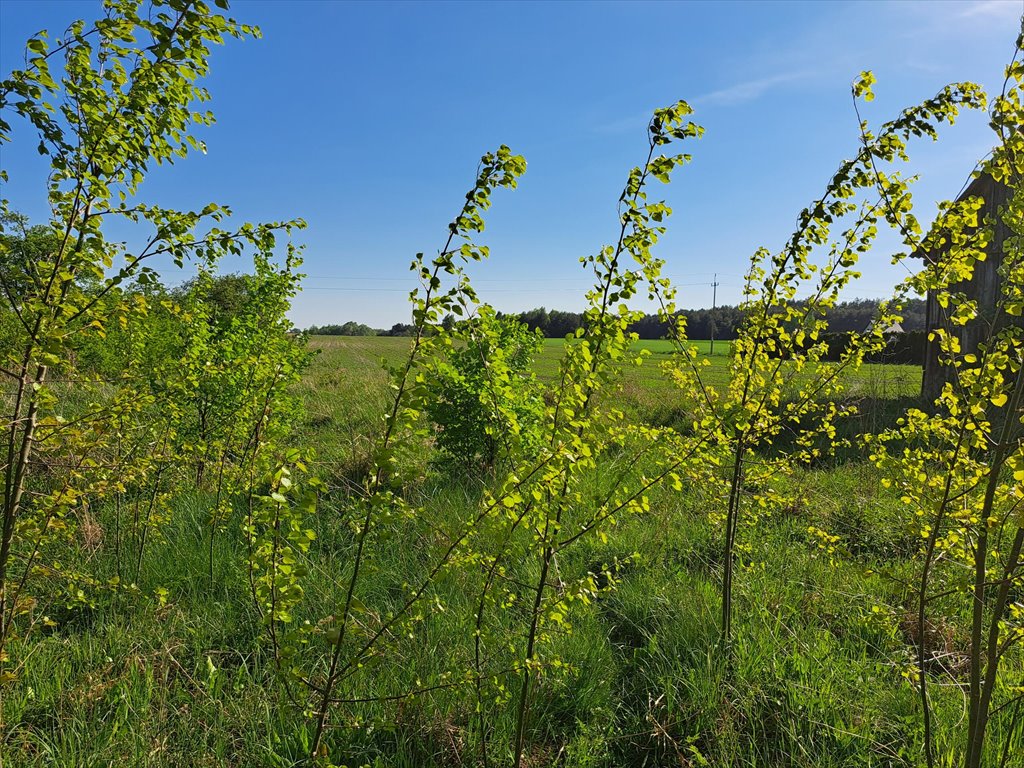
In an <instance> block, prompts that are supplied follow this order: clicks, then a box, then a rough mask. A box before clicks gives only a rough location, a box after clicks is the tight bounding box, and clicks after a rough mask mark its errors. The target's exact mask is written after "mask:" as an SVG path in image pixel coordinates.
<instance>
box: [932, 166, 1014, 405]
mask: <svg viewBox="0 0 1024 768" xmlns="http://www.w3.org/2000/svg"><path fill="white" fill-rule="evenodd" d="M1010 192H1011V189H1010V187H1008V186H1006V185H1005V184H1002V183H999V182H997V181H995V180H994V179H993V178H992V177H991V176H988V175H982V176H979V177H978V178H976V179H974V180H973V181H972V182H971V184H970V185H969V186H968V187H967V189H965V190H964V192H963V194H961V195H960V197H959V198H957V201H960V200H964V199H966V198H969V197H978V198H981V199H982V200H984V201H985V202H984V205H983V206H982V209H981V211H980V212H979V220H981V218H982V217H988V216H992V217H994V218H995V219H996V221H995V227H994V232H993V237H992V241H991V242H990V243H989V244H988V247H987V248H986V249H985V250H986V251H987V254H988V255H987V257H986V259H985V260H984V261H979V262H977V263H976V264H975V265H974V274H973V275H972V276H971V279H970V280H966V281H964V282H962V283H959V284H957V285H954V286H951V290H953V291H957V292H961V293H963V294H965V295H966V296H968V297H969V298H971V299H973V300H975V301H977V303H978V316H977V317H976V318H975V319H974V320H972V321H971V322H969V323H967V324H966V325H962V326H951V325H950V324H949V323H948V322H947V321H946V320H945V318H946V317H947V316H948V314H949V311H950V309H952V307H950V308H949V309H945V310H944V309H943V308H942V307H940V306H939V303H938V301H937V300H936V298H935V296H934V295H933V294H932V293H929V294H928V299H927V304H926V310H925V312H926V314H925V323H926V326H925V327H926V329H927V331H928V332H929V333H930V332H931V331H932V330H933V329H935V328H940V327H945V328H946V329H947V330H949V331H951V332H952V333H954V334H956V336H957V337H958V338H959V340H960V348H961V350H962V351H963V353H965V354H966V353H970V352H976V351H977V349H978V344H979V343H981V342H983V341H985V340H986V339H988V338H989V336H991V335H992V333H994V332H995V331H996V330H998V329H999V328H1000V327H1002V326H1003V325H1005V323H1006V322H1008V321H1013V322H1018V323H1019V322H1021V319H1020V318H1011V317H1008V316H1007V315H1006V314H1005V313H1002V312H999V311H998V304H999V300H1000V297H1001V291H1000V278H999V266H1000V265H1001V264H1002V262H1003V257H1004V244H1005V243H1006V240H1007V238H1009V236H1010V228H1009V226H1008V225H1007V224H1006V222H1004V221H1003V220H1002V217H1001V216H998V215H996V214H997V213H999V212H1000V211H1001V210H1003V209H1004V208H1005V206H1006V205H1007V203H1008V202H1009V200H1010ZM914 255H915V256H919V257H924V258H925V259H926V260H928V261H934V260H935V259H936V258H938V256H939V255H941V251H940V252H938V253H934V252H933V253H927V252H921V251H918V252H917V253H915V254H914ZM950 374H951V370H950V368H949V366H945V365H942V364H940V362H939V344H938V342H937V341H931V342H928V344H927V347H926V352H925V360H924V373H923V376H922V382H921V392H922V394H923V395H924V396H925V397H926V398H927V399H929V400H934V399H935V398H936V397H938V396H939V394H940V393H941V392H942V387H943V385H944V384H945V383H946V382H947V381H948V380H949V379H950Z"/></svg>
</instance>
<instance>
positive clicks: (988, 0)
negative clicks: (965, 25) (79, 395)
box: [957, 0, 1024, 19]
mask: <svg viewBox="0 0 1024 768" xmlns="http://www.w3.org/2000/svg"><path fill="white" fill-rule="evenodd" d="M1022 12H1024V3H1022V2H1020V1H1019V0H980V2H977V3H971V4H970V5H968V6H967V7H966V8H964V9H963V10H962V11H960V13H959V14H957V15H958V16H960V17H961V18H964V19H968V18H972V17H979V16H1000V17H1002V16H1006V17H1007V18H1009V17H1013V16H1020V15H1021V13H1022Z"/></svg>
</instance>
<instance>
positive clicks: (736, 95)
mask: <svg viewBox="0 0 1024 768" xmlns="http://www.w3.org/2000/svg"><path fill="white" fill-rule="evenodd" d="M812 74H813V73H812V72H810V71H798V72H784V73H781V74H778V75H772V76H771V77H761V78H757V79H755V80H747V81H745V82H742V83H737V84H736V85H730V86H729V87H728V88H720V89H719V90H717V91H712V92H711V93H706V94H704V95H703V96H698V97H697V98H696V99H694V103H698V104H704V105H708V106H717V107H732V106H736V105H737V104H745V103H747V102H749V101H754V100H755V99H757V98H760V97H761V96H762V95H764V94H765V93H766V92H768V91H770V90H772V89H773V88H778V87H779V86H782V85H786V84H788V83H795V82H799V81H801V80H806V79H807V78H809V77H810V76H811V75H812Z"/></svg>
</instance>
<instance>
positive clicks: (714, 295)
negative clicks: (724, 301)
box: [708, 272, 718, 357]
mask: <svg viewBox="0 0 1024 768" xmlns="http://www.w3.org/2000/svg"><path fill="white" fill-rule="evenodd" d="M712 279H713V282H712V283H711V352H710V353H709V354H708V357H712V356H714V354H715V310H716V309H717V308H718V273H717V272H715V276H714V278H712Z"/></svg>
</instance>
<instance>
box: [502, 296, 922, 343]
mask: <svg viewBox="0 0 1024 768" xmlns="http://www.w3.org/2000/svg"><path fill="white" fill-rule="evenodd" d="M878 304H879V302H877V301H875V300H873V299H853V300H851V301H844V302H841V303H839V304H837V305H836V306H835V307H833V308H832V309H831V310H829V312H828V314H827V315H826V320H827V321H828V329H829V332H830V333H849V332H851V331H863V330H865V329H866V328H867V327H868V326H869V325H870V324H871V322H872V321H873V320H874V318H875V316H876V315H877V313H878ZM681 314H682V315H683V316H684V317H686V328H687V336H688V337H689V338H691V339H710V338H712V337H714V338H716V339H726V340H729V339H734V338H736V329H737V328H739V326H740V324H741V323H742V322H743V312H742V310H740V308H739V307H736V306H732V305H728V304H726V305H723V306H720V307H716V308H715V309H687V310H682V312H681ZM903 314H904V319H903V323H902V325H903V330H905V331H908V332H909V331H923V330H924V327H925V302H924V300H922V299H912V300H910V301H908V302H907V305H906V307H905V308H904V312H903ZM516 317H517V318H518V319H519V320H520V321H521V322H523V323H526V325H527V326H528V327H529V328H530V330H534V329H536V328H540V329H541V332H542V333H543V334H544V335H545V336H546V337H548V338H561V337H563V336H565V335H566V334H569V333H573V332H575V331H576V329H577V328H579V327H580V326H581V325H582V323H583V316H582V315H581V314H580V313H577V312H563V311H561V310H551V311H548V310H547V309H545V308H544V307H540V308H538V309H531V310H529V311H527V312H522V313H520V314H518V315H516ZM630 330H631V331H632V332H634V333H636V334H637V335H638V336H639V337H640V338H641V339H660V338H664V336H665V335H666V334H667V333H668V328H667V326H666V324H665V323H664V322H662V320H661V319H660V318H659V317H658V316H657V315H647V316H645V317H644V318H643V319H642V320H640V321H638V322H636V323H633V325H632V326H630Z"/></svg>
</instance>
